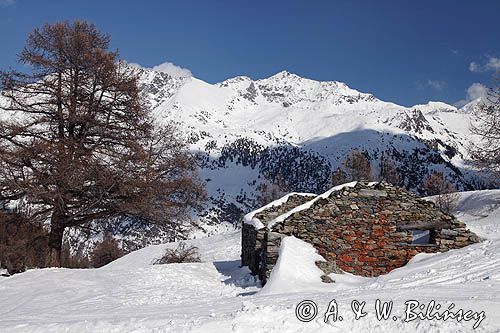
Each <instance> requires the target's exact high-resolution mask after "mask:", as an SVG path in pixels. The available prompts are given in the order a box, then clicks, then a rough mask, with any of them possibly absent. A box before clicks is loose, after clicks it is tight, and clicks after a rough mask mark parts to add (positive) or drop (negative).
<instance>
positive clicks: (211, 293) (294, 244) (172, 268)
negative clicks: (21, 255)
mask: <svg viewBox="0 0 500 333" xmlns="http://www.w3.org/2000/svg"><path fill="white" fill-rule="evenodd" d="M456 213H457V216H458V217H459V218H460V219H461V220H463V221H464V222H466V223H467V224H468V226H469V227H470V228H471V229H472V230H473V231H475V232H476V233H477V234H478V235H480V236H481V237H483V238H484V239H485V240H484V241H483V242H482V243H479V244H475V245H472V246H469V247H466V248H463V249H460V250H453V251H449V252H447V253H440V254H420V255H418V256H416V257H415V258H414V259H413V260H412V261H411V262H410V263H409V264H408V265H407V266H405V267H403V268H400V269H396V270H394V271H392V272H391V273H389V274H387V275H385V276H380V277H377V278H364V277H356V276H352V275H349V274H343V275H331V277H332V278H333V279H334V280H335V281H336V282H335V283H333V284H323V283H321V282H320V277H319V274H320V272H318V271H317V270H316V269H315V266H312V263H313V262H314V260H317V259H318V255H317V254H315V253H314V250H313V249H312V247H310V246H309V247H308V244H305V243H303V242H301V241H300V240H298V239H295V238H287V239H286V240H285V241H284V243H285V246H283V247H282V249H281V256H280V262H279V264H278V265H277V266H276V272H273V277H272V278H271V279H270V280H269V283H268V284H267V285H266V287H265V288H263V289H261V288H260V287H259V286H258V284H257V283H256V282H255V280H254V279H253V278H252V276H251V275H250V274H249V272H248V270H247V269H246V268H239V267H238V265H239V255H240V234H239V232H234V233H231V234H227V235H218V236H214V237H209V238H205V239H199V240H192V241H190V242H189V243H190V244H193V245H195V246H197V247H198V248H199V251H200V253H201V254H202V262H201V263H186V264H171V265H151V262H152V261H153V260H154V259H155V258H158V257H159V256H160V255H161V254H162V253H163V252H164V251H165V249H166V248H167V247H173V246H175V244H165V245H158V246H151V247H147V248H144V249H142V250H139V251H136V252H133V253H131V254H129V255H127V256H125V257H123V258H121V259H119V260H117V261H115V262H113V263H111V264H110V265H108V266H105V267H103V268H100V269H92V270H71V269H41V270H31V271H28V272H26V273H23V274H19V275H15V276H13V277H10V278H2V277H0V331H1V332H120V333H123V332H193V331H194V332H349V331H352V332H470V331H472V330H473V325H474V324H475V323H477V322H479V321H480V316H481V312H482V311H484V316H485V318H484V320H482V321H481V322H480V323H479V326H478V327H477V328H476V329H475V331H478V332H499V331H500V316H499V313H500V190H491V191H476V192H465V193H462V194H461V199H460V203H459V206H458V208H457V211H456ZM299 259H300V260H299ZM293 268H296V269H293ZM297 272H299V273H302V274H297ZM334 299H335V301H336V304H337V306H338V315H339V316H342V318H343V320H342V321H341V320H340V317H337V321H336V322H334V321H333V319H332V318H334V317H329V321H328V323H325V322H324V313H325V312H326V310H327V307H328V305H329V304H330V302H331V301H332V300H334ZM377 299H379V300H380V301H382V302H389V301H393V302H394V303H393V310H392V313H391V316H389V319H387V320H384V319H382V320H378V319H377V318H376V316H375V303H376V300H377ZM303 300H310V301H314V302H315V304H317V308H318V314H317V316H316V317H315V319H313V320H312V321H310V322H300V321H299V320H297V319H296V315H295V310H296V307H297V305H298V304H299V303H300V302H301V301H303ZM354 300H357V301H358V302H360V303H362V302H366V305H365V306H364V308H363V310H364V312H366V313H367V315H366V316H365V317H362V318H359V319H358V320H355V319H354V315H353V311H352V310H351V302H352V301H354ZM408 300H417V301H419V302H420V303H421V304H425V305H427V304H428V303H429V302H430V301H432V300H434V301H435V302H436V304H439V305H441V309H440V310H438V312H443V311H444V310H446V309H448V308H450V306H451V304H452V303H453V304H454V307H453V308H451V311H452V312H456V311H457V310H458V309H463V310H464V311H467V310H472V311H474V312H475V313H476V315H477V317H476V318H474V319H472V320H469V321H465V320H462V321H460V322H458V321H457V320H453V319H448V320H447V321H443V320H427V319H425V320H420V319H417V320H413V321H411V322H404V318H405V304H404V303H405V301H408ZM332 304H334V303H332ZM302 310H304V309H302ZM301 314H302V315H303V316H306V317H307V315H308V314H309V313H308V312H307V311H302V312H301Z"/></svg>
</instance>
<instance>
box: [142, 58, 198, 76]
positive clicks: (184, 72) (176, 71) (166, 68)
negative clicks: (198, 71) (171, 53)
mask: <svg viewBox="0 0 500 333" xmlns="http://www.w3.org/2000/svg"><path fill="white" fill-rule="evenodd" d="M152 70H154V71H157V72H163V73H167V74H168V75H170V76H172V77H175V78H181V77H191V76H193V73H191V71H190V70H189V69H187V68H182V67H180V66H177V65H175V64H173V63H171V62H168V61H167V62H164V63H162V64H159V65H156V66H154V67H153V68H152Z"/></svg>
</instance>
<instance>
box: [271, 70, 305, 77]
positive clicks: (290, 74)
mask: <svg viewBox="0 0 500 333" xmlns="http://www.w3.org/2000/svg"><path fill="white" fill-rule="evenodd" d="M272 78H275V79H284V78H286V79H304V78H303V77H301V76H299V75H297V74H295V73H291V72H289V71H287V70H282V71H281V72H278V73H276V74H274V75H272V76H270V77H269V79H272Z"/></svg>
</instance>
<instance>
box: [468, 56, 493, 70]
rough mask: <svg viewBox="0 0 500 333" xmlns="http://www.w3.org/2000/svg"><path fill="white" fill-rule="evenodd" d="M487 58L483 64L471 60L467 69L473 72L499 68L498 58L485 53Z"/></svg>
mask: <svg viewBox="0 0 500 333" xmlns="http://www.w3.org/2000/svg"><path fill="white" fill-rule="evenodd" d="M486 58H487V59H488V60H487V61H486V62H485V63H484V64H483V65H481V64H479V63H477V62H475V61H473V62H471V63H470V64H469V70H470V71H471V72H473V73H480V72H488V71H493V72H494V71H498V70H500V58H497V57H493V56H489V55H487V56H486Z"/></svg>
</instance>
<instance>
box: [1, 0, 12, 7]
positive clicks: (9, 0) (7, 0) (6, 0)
mask: <svg viewBox="0 0 500 333" xmlns="http://www.w3.org/2000/svg"><path fill="white" fill-rule="evenodd" d="M15 3H16V0H0V5H2V6H10V5H13V4H15Z"/></svg>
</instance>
